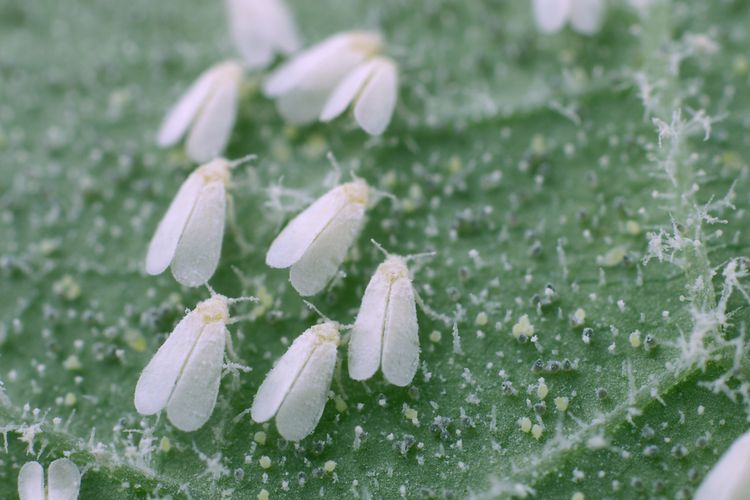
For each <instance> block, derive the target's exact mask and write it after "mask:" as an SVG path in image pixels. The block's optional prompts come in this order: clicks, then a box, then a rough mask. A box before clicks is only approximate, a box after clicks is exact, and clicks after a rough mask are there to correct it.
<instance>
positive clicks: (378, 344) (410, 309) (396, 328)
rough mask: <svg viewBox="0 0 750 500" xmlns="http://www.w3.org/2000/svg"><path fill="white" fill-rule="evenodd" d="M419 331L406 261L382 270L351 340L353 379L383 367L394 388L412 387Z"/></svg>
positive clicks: (388, 263) (365, 300)
mask: <svg viewBox="0 0 750 500" xmlns="http://www.w3.org/2000/svg"><path fill="white" fill-rule="evenodd" d="M418 332H419V327H418V324H417V308H416V303H415V300H414V289H413V287H412V283H411V280H410V279H409V271H408V269H407V267H406V264H405V263H404V261H403V259H401V258H400V257H397V256H391V257H388V259H386V261H385V262H384V263H383V264H381V265H380V266H378V269H377V270H376V271H375V274H374V275H373V277H372V278H371V279H370V283H369V284H368V285H367V289H365V294H364V297H363V298H362V304H361V305H360V308H359V312H358V313H357V319H356V320H355V322H354V327H353V328H352V334H351V339H350V340H349V376H350V377H351V378H353V379H354V380H366V379H368V378H370V377H372V376H373V375H374V374H375V372H376V371H377V369H378V367H379V366H382V370H383V376H384V377H385V379H386V380H387V381H388V382H390V383H391V384H394V385H398V386H406V385H409V383H411V381H412V379H413V378H414V374H415V373H416V371H417V368H418V366H419V333H418Z"/></svg>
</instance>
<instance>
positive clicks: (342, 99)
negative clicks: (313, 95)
mask: <svg viewBox="0 0 750 500" xmlns="http://www.w3.org/2000/svg"><path fill="white" fill-rule="evenodd" d="M376 65H377V60H371V61H367V62H364V63H362V64H360V65H359V66H357V68H356V69H355V70H354V71H352V72H351V73H349V74H348V75H347V76H346V78H344V79H343V80H341V82H340V83H339V84H338V85H337V86H336V88H335V89H333V92H331V95H330V97H329V98H328V100H327V101H326V103H325V106H324V107H323V111H321V113H320V121H322V122H327V121H331V120H333V119H334V118H336V117H337V116H339V115H340V114H341V113H343V112H344V110H345V109H346V108H347V107H349V105H350V104H351V103H352V101H354V98H355V97H356V96H357V94H359V92H360V91H361V90H362V87H363V86H364V84H365V82H367V80H368V78H370V75H372V72H373V70H374V69H375V67H376Z"/></svg>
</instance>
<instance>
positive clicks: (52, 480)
mask: <svg viewBox="0 0 750 500" xmlns="http://www.w3.org/2000/svg"><path fill="white" fill-rule="evenodd" d="M80 486H81V473H80V472H78V467H76V464H74V463H73V462H71V461H70V460H68V459H67V458H59V459H57V460H55V461H54V462H52V463H51V464H49V468H48V470H47V495H46V496H45V493H44V468H42V466H41V464H40V463H39V462H27V463H25V464H24V465H23V467H21V470H20V471H19V472H18V496H19V498H20V500H45V499H46V500H75V499H76V498H78V490H79V489H80Z"/></svg>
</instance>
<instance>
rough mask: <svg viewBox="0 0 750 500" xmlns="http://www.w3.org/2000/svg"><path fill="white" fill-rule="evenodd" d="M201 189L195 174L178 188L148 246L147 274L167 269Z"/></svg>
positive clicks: (198, 178) (158, 272)
mask: <svg viewBox="0 0 750 500" xmlns="http://www.w3.org/2000/svg"><path fill="white" fill-rule="evenodd" d="M202 187H203V180H202V178H201V176H200V175H199V174H197V173H196V172H193V173H192V174H190V176H189V177H188V178H187V179H186V180H185V182H183V184H182V186H180V189H179V191H177V195H176V196H175V198H174V200H172V203H171V204H170V205H169V208H168V209H167V212H166V214H164V217H163V218H162V220H161V221H160V222H159V226H158V227H157V229H156V233H154V237H153V238H152V239H151V243H150V244H149V247H148V253H147V255H146V272H147V273H148V274H161V273H162V272H164V270H165V269H166V268H167V267H169V264H170V263H171V262H172V259H173V258H174V254H175V251H176V250H177V244H178V242H179V241H180V237H181V236H182V232H183V230H184V229H185V225H186V224H187V221H188V219H189V218H190V214H191V213H192V212H193V207H194V206H195V202H196V200H197V199H198V194H199V193H200V190H201V188H202Z"/></svg>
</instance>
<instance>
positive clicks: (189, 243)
mask: <svg viewBox="0 0 750 500" xmlns="http://www.w3.org/2000/svg"><path fill="white" fill-rule="evenodd" d="M225 218H226V188H225V184H224V181H223V180H214V181H211V182H209V183H208V184H207V185H205V186H204V187H203V189H202V190H201V192H200V195H199V196H198V199H197V200H196V203H195V208H194V209H193V212H192V214H191V216H190V218H189V219H188V222H187V225H186V226H185V230H184V232H183V234H182V238H181V239H180V241H179V243H178V245H177V251H176V252H175V256H174V260H173V262H172V274H173V275H174V277H175V279H176V280H177V281H178V282H180V283H182V284H183V285H185V286H198V285H202V284H203V283H205V282H206V281H208V280H209V279H210V278H211V276H212V275H213V274H214V272H215V271H216V267H217V266H218V265H219V257H220V256H221V246H222V240H223V239H224V225H225Z"/></svg>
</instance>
